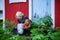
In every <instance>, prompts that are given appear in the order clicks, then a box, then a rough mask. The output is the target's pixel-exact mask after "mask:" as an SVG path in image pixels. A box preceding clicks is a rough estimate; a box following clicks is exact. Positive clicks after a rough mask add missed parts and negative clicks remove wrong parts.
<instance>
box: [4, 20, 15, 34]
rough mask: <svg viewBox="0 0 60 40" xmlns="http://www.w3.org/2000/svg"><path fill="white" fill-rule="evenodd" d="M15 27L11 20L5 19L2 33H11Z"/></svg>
mask: <svg viewBox="0 0 60 40" xmlns="http://www.w3.org/2000/svg"><path fill="white" fill-rule="evenodd" d="M15 27H16V25H15V24H14V22H13V21H8V20H6V21H5V30H4V34H11V33H12V31H13V29H14V28H15Z"/></svg>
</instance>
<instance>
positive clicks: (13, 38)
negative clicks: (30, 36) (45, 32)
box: [0, 20, 27, 40]
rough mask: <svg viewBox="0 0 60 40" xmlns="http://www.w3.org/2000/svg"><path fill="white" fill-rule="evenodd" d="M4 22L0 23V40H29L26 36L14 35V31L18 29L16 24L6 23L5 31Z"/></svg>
mask: <svg viewBox="0 0 60 40" xmlns="http://www.w3.org/2000/svg"><path fill="white" fill-rule="evenodd" d="M2 24H3V23H2V21H1V23H0V40H27V39H26V38H25V36H19V35H13V34H12V31H13V29H14V28H15V27H16V25H15V24H14V22H12V21H8V20H6V21H5V29H4V30H3V26H2Z"/></svg>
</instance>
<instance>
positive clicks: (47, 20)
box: [37, 16, 53, 29]
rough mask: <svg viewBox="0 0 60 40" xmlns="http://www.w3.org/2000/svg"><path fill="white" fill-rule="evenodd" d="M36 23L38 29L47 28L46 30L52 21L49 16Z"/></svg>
mask: <svg viewBox="0 0 60 40" xmlns="http://www.w3.org/2000/svg"><path fill="white" fill-rule="evenodd" d="M37 23H38V25H39V26H38V27H40V28H47V29H48V28H49V27H51V26H52V25H53V23H52V19H51V17H50V16H46V17H43V18H40V19H39V20H38V21H37Z"/></svg>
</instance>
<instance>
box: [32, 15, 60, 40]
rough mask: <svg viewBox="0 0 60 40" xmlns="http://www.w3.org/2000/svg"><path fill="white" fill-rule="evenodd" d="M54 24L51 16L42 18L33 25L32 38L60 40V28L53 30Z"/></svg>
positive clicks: (34, 39) (37, 39) (35, 39)
mask: <svg viewBox="0 0 60 40" xmlns="http://www.w3.org/2000/svg"><path fill="white" fill-rule="evenodd" d="M33 24H34V23H33ZM52 25H53V23H52V19H51V17H50V16H46V17H43V18H40V19H39V20H38V21H37V22H35V25H34V26H32V27H33V28H32V29H31V36H32V40H60V28H59V29H55V30H52V28H51V27H52ZM34 27H36V28H34Z"/></svg>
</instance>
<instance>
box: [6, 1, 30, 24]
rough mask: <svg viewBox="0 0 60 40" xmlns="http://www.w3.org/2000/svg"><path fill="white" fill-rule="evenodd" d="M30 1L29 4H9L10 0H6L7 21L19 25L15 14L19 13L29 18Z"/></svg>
mask: <svg viewBox="0 0 60 40" xmlns="http://www.w3.org/2000/svg"><path fill="white" fill-rule="evenodd" d="M28 2H29V0H27V2H19V3H12V4H9V0H5V16H6V19H7V20H10V21H14V22H15V24H17V19H16V17H15V14H16V12H17V11H22V12H23V13H24V14H25V15H26V16H29V7H28V5H29V3H28Z"/></svg>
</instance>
